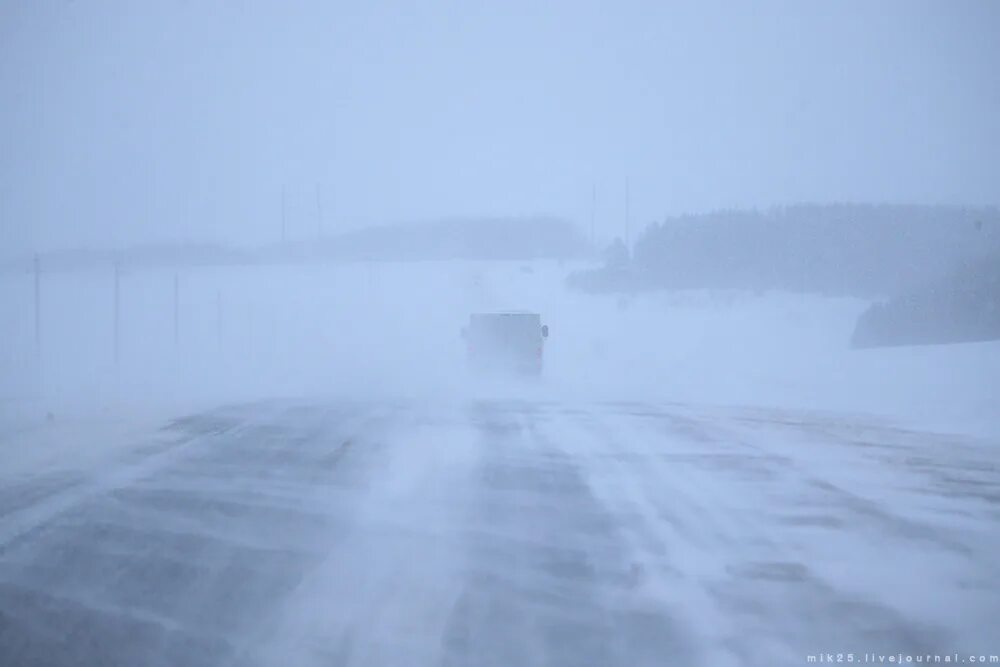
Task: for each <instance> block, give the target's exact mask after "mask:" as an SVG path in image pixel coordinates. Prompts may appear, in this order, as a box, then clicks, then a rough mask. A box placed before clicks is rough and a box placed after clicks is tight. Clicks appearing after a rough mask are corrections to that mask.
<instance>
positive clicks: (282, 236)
mask: <svg viewBox="0 0 1000 667" xmlns="http://www.w3.org/2000/svg"><path fill="white" fill-rule="evenodd" d="M285 218H286V215H285V188H281V243H282V245H284V243H285V238H286V236H285V231H286V230H285V227H286V221H285Z"/></svg>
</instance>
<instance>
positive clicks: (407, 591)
mask: <svg viewBox="0 0 1000 667" xmlns="http://www.w3.org/2000/svg"><path fill="white" fill-rule="evenodd" d="M998 465H1000V447H998V446H997V443H993V442H988V441H984V440H974V439H970V438H963V437H958V436H946V435H935V434H927V433H917V432H911V431H907V430H903V429H899V428H896V427H894V426H891V425H888V424H880V423H876V422H873V421H866V420H862V419H858V418H846V417H844V418H838V417H836V416H831V415H814V414H802V413H778V412H774V411H758V410H751V409H720V408H712V409H709V408H696V407H691V406H684V405H664V404H643V403H624V404H608V403H601V404H582V403H581V404H567V403H537V402H521V401H480V402H468V403H463V404H458V403H456V404H448V405H444V404H441V405H430V404H416V403H406V402H400V403H395V404H371V405H367V404H333V405H321V404H315V405H314V404H305V403H278V402H271V403H263V404H254V405H245V406H239V407H232V408H226V409H221V410H218V411H214V412H211V413H206V414H202V415H198V416H194V417H190V418H186V419H183V420H181V421H179V422H176V423H174V424H173V425H171V426H170V427H169V428H167V429H165V430H164V431H162V432H160V433H158V434H156V435H153V436H150V437H149V438H147V439H145V440H142V441H139V442H136V443H135V444H134V446H132V447H128V448H124V449H122V450H121V451H120V452H119V453H118V455H116V456H115V457H114V458H113V462H112V463H104V464H102V465H100V466H90V467H89V468H83V469H80V470H75V471H74V470H72V469H67V470H65V471H62V472H60V473H59V474H54V473H51V472H50V471H36V472H33V473H32V472H25V471H21V473H20V474H19V475H18V476H17V477H10V476H8V477H5V478H3V486H2V487H0V664H4V665H56V666H58V665H253V664H257V665H278V664H281V665H314V664H315V665H379V666H382V665H496V666H498V667H499V666H503V667H511V666H514V665H517V666H530V665H601V666H608V665H628V666H630V667H631V666H635V665H664V664H678V665H730V664H731V665H783V664H788V665H795V664H806V662H807V656H808V655H810V654H818V653H838V652H843V653H849V652H852V653H854V654H856V658H855V659H856V661H860V659H861V655H862V654H863V653H873V652H874V653H893V654H896V653H899V652H902V653H903V654H927V653H930V654H944V653H953V652H959V653H962V654H966V653H972V652H981V653H987V654H988V653H998V652H1000V643H998V640H996V639H995V637H996V619H997V618H998V617H1000V560H998V559H997V557H996V554H997V553H1000V472H998V469H1000V468H998Z"/></svg>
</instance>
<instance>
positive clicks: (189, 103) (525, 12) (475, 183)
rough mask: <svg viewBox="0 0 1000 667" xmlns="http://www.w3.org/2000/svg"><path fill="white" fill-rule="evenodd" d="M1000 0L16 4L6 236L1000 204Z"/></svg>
mask: <svg viewBox="0 0 1000 667" xmlns="http://www.w3.org/2000/svg"><path fill="white" fill-rule="evenodd" d="M998 34H1000V3H997V2H989V1H984V2H952V1H948V2H945V1H943V0H942V1H941V2H935V3H923V2H867V1H866V2H846V3H844V2H791V1H790V2H759V1H756V2H752V3H751V2H747V3H736V2H720V3H711V2H691V3H673V2H662V1H654V2H587V1H584V0H562V1H558V2H555V1H553V2H542V1H539V0H531V1H525V2H512V1H510V0H504V1H502V2H501V1H495V2H474V1H470V0H456V1H454V2H432V1H422V2H392V3H390V2H361V1H359V2H353V3H346V2H343V3H337V2H315V3H310V2H278V1H277V0H275V1H274V2H267V3H258V2H251V1H249V0H247V1H242V2H240V1H235V0H234V1H230V2H222V1H220V2H201V1H194V0H190V1H186V2H184V1H180V0H173V1H164V2H152V1H149V0H144V1H143V2H131V1H130V2H124V1H123V2H97V1H91V0H75V1H67V0H62V1H47V0H0V242H2V244H3V247H4V249H5V250H7V251H18V252H21V251H26V250H32V249H41V250H45V249H50V248H57V247H73V246H79V245H84V246H118V245H128V244H133V243H143V242H150V241H177V240H192V241H219V242H226V243H231V242H239V243H249V244H256V243H263V242H269V241H273V240H277V239H278V238H279V237H280V228H281V223H280V220H281V199H282V190H283V189H284V190H285V192H286V193H287V194H286V201H287V207H288V234H289V236H290V237H291V238H307V237H314V236H315V235H317V234H318V233H319V227H320V219H319V215H318V212H317V191H318V193H319V199H320V201H321V204H322V207H323V209H324V214H323V224H324V227H325V230H326V232H327V233H332V232H334V231H336V230H338V229H340V230H344V229H353V228H357V227H360V226H364V225H370V224H376V223H379V222H393V221H406V220H415V219H416V220H418V219H426V218H436V217H445V216H459V215H525V214H537V213H545V214H553V215H560V216H565V217H568V218H571V219H573V220H575V221H577V222H578V223H580V225H581V227H582V228H586V227H587V225H588V221H589V217H590V208H591V193H592V187H593V186H596V190H597V200H598V205H597V226H598V232H599V234H600V235H601V237H603V238H605V239H606V238H610V237H611V236H612V235H613V234H617V233H620V230H621V228H622V226H623V221H624V210H625V202H624V200H625V183H626V179H628V180H629V181H630V184H631V211H632V220H633V225H634V228H638V227H639V226H641V225H644V224H646V223H648V222H650V221H652V220H656V219H661V218H662V217H664V216H665V215H668V214H675V213H682V212H699V211H705V210H710V209H714V208H719V207H732V206H748V207H749V206H756V207H767V206H770V205H774V204H784V203H793V202H801V201H817V202H830V201H876V202H916V203H955V204H977V205H978V204H996V203H998V201H1000V169H998V155H1000V151H998V149H1000V75H998V74H997V72H998V65H1000V38H998Z"/></svg>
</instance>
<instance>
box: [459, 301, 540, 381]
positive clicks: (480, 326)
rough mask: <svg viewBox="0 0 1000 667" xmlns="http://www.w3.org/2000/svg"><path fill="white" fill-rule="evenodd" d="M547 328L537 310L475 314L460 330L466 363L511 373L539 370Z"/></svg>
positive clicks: (531, 372) (482, 368) (495, 371)
mask: <svg viewBox="0 0 1000 667" xmlns="http://www.w3.org/2000/svg"><path fill="white" fill-rule="evenodd" d="M548 335H549V327H548V326H546V325H544V324H542V318H541V316H540V315H539V314H538V313H528V312H501V313H474V314H472V315H470V316H469V324H468V326H466V327H465V328H464V329H462V337H463V338H464V339H465V343H466V347H467V351H468V356H469V365H470V366H471V367H472V368H473V369H474V370H476V371H481V372H490V373H503V374H514V375H538V374H540V373H541V372H542V353H543V350H544V342H545V339H546V338H547V337H548Z"/></svg>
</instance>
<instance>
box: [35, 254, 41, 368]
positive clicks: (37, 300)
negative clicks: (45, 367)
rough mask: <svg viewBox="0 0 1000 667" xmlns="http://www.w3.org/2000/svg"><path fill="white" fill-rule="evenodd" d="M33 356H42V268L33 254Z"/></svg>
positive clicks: (38, 259)
mask: <svg viewBox="0 0 1000 667" xmlns="http://www.w3.org/2000/svg"><path fill="white" fill-rule="evenodd" d="M35 354H37V355H38V357H39V358H41V356H42V268H41V259H40V258H39V257H38V253H35Z"/></svg>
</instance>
